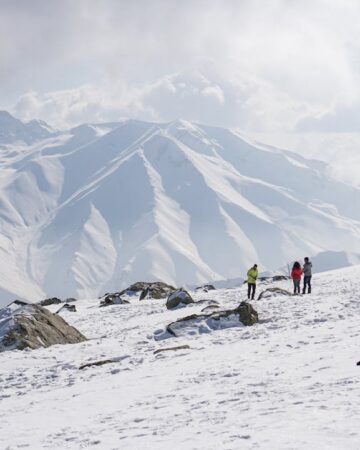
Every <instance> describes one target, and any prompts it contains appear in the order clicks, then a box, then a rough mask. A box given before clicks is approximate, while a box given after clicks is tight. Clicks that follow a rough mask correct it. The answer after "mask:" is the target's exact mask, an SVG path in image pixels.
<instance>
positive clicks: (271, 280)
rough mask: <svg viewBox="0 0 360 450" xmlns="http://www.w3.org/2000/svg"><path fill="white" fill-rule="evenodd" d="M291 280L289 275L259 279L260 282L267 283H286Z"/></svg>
mask: <svg viewBox="0 0 360 450" xmlns="http://www.w3.org/2000/svg"><path fill="white" fill-rule="evenodd" d="M286 280H290V277H289V276H287V275H274V276H273V277H259V278H258V281H265V282H269V283H270V282H273V281H286Z"/></svg>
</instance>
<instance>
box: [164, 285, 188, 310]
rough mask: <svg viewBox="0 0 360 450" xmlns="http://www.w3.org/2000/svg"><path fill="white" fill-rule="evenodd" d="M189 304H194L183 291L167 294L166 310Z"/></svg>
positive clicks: (178, 290)
mask: <svg viewBox="0 0 360 450" xmlns="http://www.w3.org/2000/svg"><path fill="white" fill-rule="evenodd" d="M190 303H195V302H194V300H193V299H192V297H191V295H190V294H189V293H188V292H187V291H185V289H177V290H176V291H174V292H172V293H171V294H169V296H168V298H167V300H166V307H167V309H174V308H178V307H179V306H186V305H189V304H190Z"/></svg>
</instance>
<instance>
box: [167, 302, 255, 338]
mask: <svg viewBox="0 0 360 450" xmlns="http://www.w3.org/2000/svg"><path fill="white" fill-rule="evenodd" d="M258 321H259V318H258V313H257V312H256V311H255V309H254V308H253V307H252V305H251V304H250V303H247V302H241V303H240V305H239V306H238V307H237V308H235V309H229V310H224V311H217V312H213V313H210V314H192V315H191V316H187V317H183V318H181V319H178V320H176V321H175V322H172V323H170V324H169V325H168V326H167V327H166V331H167V332H168V333H169V334H170V335H171V336H175V337H179V336H184V335H187V334H196V333H199V334H202V333H210V332H211V331H213V330H221V329H224V328H232V327H237V326H242V325H246V326H249V325H254V324H255V323H257V322H258Z"/></svg>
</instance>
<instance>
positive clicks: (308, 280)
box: [302, 257, 312, 294]
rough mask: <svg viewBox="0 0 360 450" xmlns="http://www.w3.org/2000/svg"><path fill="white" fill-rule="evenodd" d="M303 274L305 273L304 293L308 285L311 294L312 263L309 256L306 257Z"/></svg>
mask: <svg viewBox="0 0 360 450" xmlns="http://www.w3.org/2000/svg"><path fill="white" fill-rule="evenodd" d="M303 274H304V287H303V291H302V293H303V294H306V286H307V287H308V294H311V276H312V264H311V262H310V261H309V258H308V257H306V258H304V266H303Z"/></svg>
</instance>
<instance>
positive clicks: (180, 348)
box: [154, 345, 190, 355]
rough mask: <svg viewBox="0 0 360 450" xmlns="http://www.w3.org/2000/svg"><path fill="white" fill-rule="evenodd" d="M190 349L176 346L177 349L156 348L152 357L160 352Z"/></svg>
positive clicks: (185, 346)
mask: <svg viewBox="0 0 360 450" xmlns="http://www.w3.org/2000/svg"><path fill="white" fill-rule="evenodd" d="M189 348H190V346H189V345H178V346H177V347H166V348H158V349H157V350H155V351H154V355H157V354H158V353H162V352H169V351H171V350H188V349H189Z"/></svg>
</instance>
